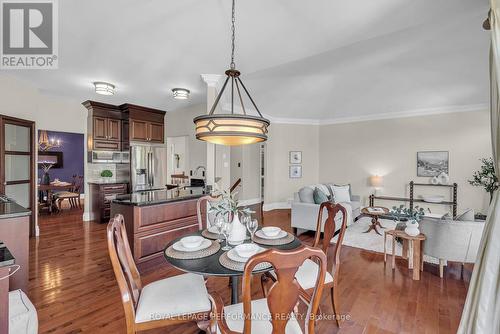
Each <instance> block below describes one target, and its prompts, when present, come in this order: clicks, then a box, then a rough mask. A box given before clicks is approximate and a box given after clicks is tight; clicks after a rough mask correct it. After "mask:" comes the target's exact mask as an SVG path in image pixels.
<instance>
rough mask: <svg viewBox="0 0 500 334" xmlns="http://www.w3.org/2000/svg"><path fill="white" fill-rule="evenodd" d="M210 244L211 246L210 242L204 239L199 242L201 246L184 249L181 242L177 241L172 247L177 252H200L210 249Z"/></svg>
mask: <svg viewBox="0 0 500 334" xmlns="http://www.w3.org/2000/svg"><path fill="white" fill-rule="evenodd" d="M211 244H212V241H211V240H208V239H205V238H204V239H203V241H202V242H201V245H199V246H198V247H195V248H186V247H184V246H183V245H182V242H181V241H180V240H179V241H177V242H176V243H175V244H174V245H173V248H174V249H175V250H176V251H179V252H197V251H200V250H202V249H205V248H208V247H210V245H211Z"/></svg>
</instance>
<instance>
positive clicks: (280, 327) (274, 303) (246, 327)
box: [211, 245, 326, 334]
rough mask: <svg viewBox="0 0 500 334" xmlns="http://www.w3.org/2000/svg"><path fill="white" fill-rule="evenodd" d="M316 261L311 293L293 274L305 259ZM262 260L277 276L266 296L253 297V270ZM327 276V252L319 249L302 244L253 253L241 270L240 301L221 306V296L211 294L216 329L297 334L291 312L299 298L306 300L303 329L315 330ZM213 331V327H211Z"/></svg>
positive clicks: (298, 329) (230, 332) (232, 332)
mask: <svg viewBox="0 0 500 334" xmlns="http://www.w3.org/2000/svg"><path fill="white" fill-rule="evenodd" d="M309 258H314V259H316V261H318V269H319V271H318V275H317V278H316V282H315V284H314V289H313V292H312V294H311V295H309V294H307V292H306V291H304V290H303V289H302V287H301V286H300V284H299V283H298V281H297V279H296V273H297V271H298V269H299V268H300V266H301V265H302V264H303V262H304V261H307V260H308V259H309ZM262 262H268V263H270V264H271V265H272V266H273V268H274V271H275V272H276V274H277V279H276V281H275V282H273V285H272V286H271V288H270V289H269V293H268V294H267V296H266V297H265V298H262V299H257V300H252V298H251V296H252V286H251V282H252V271H253V269H254V268H255V266H256V265H258V264H259V263H262ZM325 275H326V255H325V253H324V252H323V251H322V250H321V249H319V248H314V247H311V246H306V245H303V246H301V247H299V248H297V249H295V250H292V251H289V250H288V251H285V250H278V249H269V250H267V251H264V252H262V253H259V254H256V255H254V256H252V257H251V258H250V259H249V260H248V262H247V264H246V265H245V270H244V273H243V284H242V294H243V303H239V304H233V305H229V306H224V304H223V302H222V299H221V298H220V296H218V295H216V294H214V295H212V296H211V298H212V303H213V304H214V305H215V312H216V314H215V315H214V316H213V318H214V319H216V324H217V327H218V328H217V329H218V332H220V333H222V334H236V333H244V334H249V333H256V334H266V333H272V334H298V333H303V332H302V329H301V326H300V323H299V321H298V320H297V318H298V317H297V316H296V314H294V310H295V306H296V305H297V303H298V302H299V297H302V298H306V299H307V300H308V301H309V305H308V308H307V314H306V317H305V318H303V319H305V324H304V325H305V326H304V327H305V332H306V333H314V328H315V325H316V320H317V314H318V309H319V304H320V300H321V294H322V292H323V287H324V281H325ZM212 331H213V332H214V331H215V328H213V329H212Z"/></svg>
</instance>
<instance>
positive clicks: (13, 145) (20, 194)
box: [2, 119, 33, 209]
mask: <svg viewBox="0 0 500 334" xmlns="http://www.w3.org/2000/svg"><path fill="white" fill-rule="evenodd" d="M3 153H4V154H3V157H2V160H3V165H4V168H3V192H4V193H5V195H7V197H9V198H11V199H13V200H14V201H16V202H17V203H18V204H20V205H21V206H23V207H25V208H27V209H31V208H32V205H33V203H32V198H33V194H32V189H31V181H32V178H33V175H32V163H33V162H32V161H31V160H32V155H31V153H32V152H31V126H27V125H23V124H22V123H21V122H19V123H18V122H16V121H10V120H5V119H4V120H3Z"/></svg>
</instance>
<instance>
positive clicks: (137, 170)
mask: <svg viewBox="0 0 500 334" xmlns="http://www.w3.org/2000/svg"><path fill="white" fill-rule="evenodd" d="M130 182H131V189H132V192H138V191H144V190H157V189H166V185H167V183H168V182H167V148H166V147H164V146H151V145H132V146H130Z"/></svg>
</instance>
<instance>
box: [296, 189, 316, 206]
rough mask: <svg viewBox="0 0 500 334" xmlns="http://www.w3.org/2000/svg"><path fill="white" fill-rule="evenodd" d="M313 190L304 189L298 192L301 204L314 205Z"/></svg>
mask: <svg viewBox="0 0 500 334" xmlns="http://www.w3.org/2000/svg"><path fill="white" fill-rule="evenodd" d="M313 193H314V189H311V188H310V187H304V188H301V189H300V190H299V198H300V201H301V202H302V203H314V196H313Z"/></svg>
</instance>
